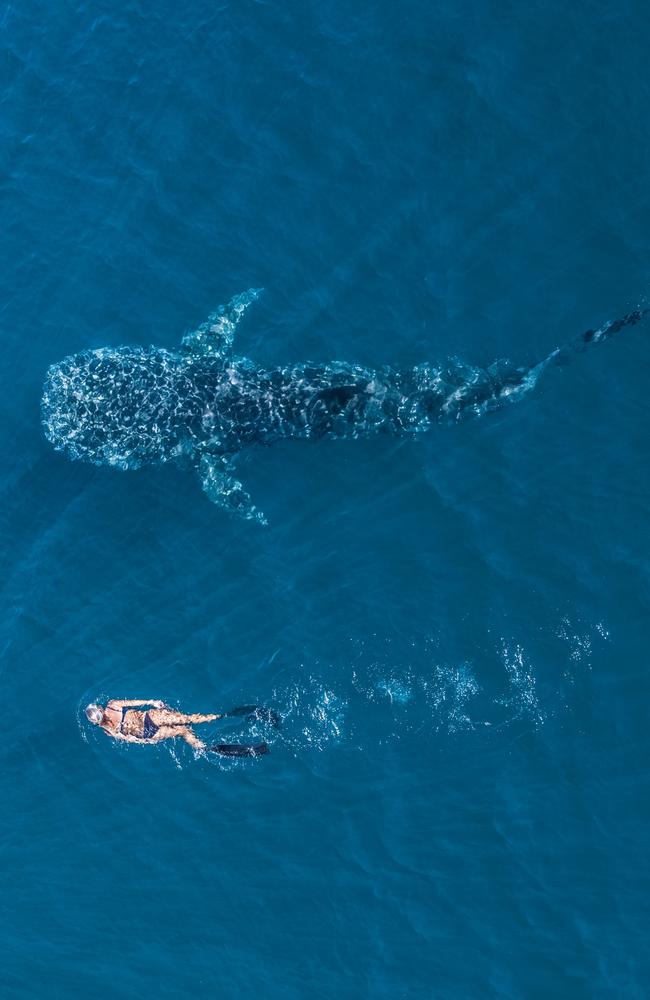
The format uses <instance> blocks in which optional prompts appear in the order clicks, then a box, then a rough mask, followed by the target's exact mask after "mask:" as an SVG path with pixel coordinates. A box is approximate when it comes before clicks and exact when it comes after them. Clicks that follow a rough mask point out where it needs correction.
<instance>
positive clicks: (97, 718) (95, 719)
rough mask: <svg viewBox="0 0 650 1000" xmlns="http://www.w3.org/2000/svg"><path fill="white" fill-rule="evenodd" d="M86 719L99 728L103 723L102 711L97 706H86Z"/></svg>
mask: <svg viewBox="0 0 650 1000" xmlns="http://www.w3.org/2000/svg"><path fill="white" fill-rule="evenodd" d="M86 718H87V719H88V721H89V722H92V723H93V724H94V725H95V726H101V724H102V722H103V721H104V709H103V708H100V707H99V705H87V706H86Z"/></svg>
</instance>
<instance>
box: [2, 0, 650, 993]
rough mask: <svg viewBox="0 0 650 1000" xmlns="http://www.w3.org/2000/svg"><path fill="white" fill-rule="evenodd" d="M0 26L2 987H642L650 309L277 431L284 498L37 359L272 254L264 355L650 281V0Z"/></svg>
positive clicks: (202, 303)
mask: <svg viewBox="0 0 650 1000" xmlns="http://www.w3.org/2000/svg"><path fill="white" fill-rule="evenodd" d="M497 7H498V10H497ZM1 23H2V59H1V60H0V74H1V95H2V103H1V104H0V168H1V174H0V176H1V177H2V187H1V194H0V197H1V199H2V222H3V225H2V229H1V230H0V233H1V236H0V239H1V241H2V243H1V245H2V262H3V264H2V269H1V270H0V283H1V285H2V289H1V294H0V317H1V319H0V322H1V331H2V344H3V355H2V365H1V366H0V379H1V385H0V389H1V391H0V422H1V426H2V429H3V463H2V471H1V478H0V490H1V495H2V504H1V508H0V525H1V529H2V544H1V551H2V572H1V577H0V586H1V598H0V601H1V605H0V615H1V619H0V627H1V633H0V654H1V656H2V664H1V666H2V672H1V694H2V706H3V724H4V733H3V739H2V765H1V768H0V773H1V775H2V777H1V779H0V781H1V785H0V788H1V791H2V797H3V803H4V808H3V823H2V827H1V834H0V846H1V850H2V894H1V895H0V913H1V924H0V930H1V937H0V940H1V942H2V943H1V945H0V948H1V949H2V967H3V973H2V980H3V987H2V988H3V994H4V995H7V996H11V997H16V998H22V997H36V996H38V997H42V998H58V997H61V998H69V997H71V996H77V995H81V994H82V993H84V994H85V993H86V992H88V993H89V994H91V995H96V996H100V997H103V996H108V995H109V991H110V993H111V995H116V996H119V997H125V998H131V997H134V998H135V997H138V998H139V997H143V996H148V995H151V994H152V993H153V992H154V991H155V994H156V995H157V996H159V997H163V998H165V997H185V996H221V997H227V998H230V997H232V998H240V997H242V996H244V995H249V994H250V995H251V996H253V995H255V996H260V997H263V998H265V1000H274V998H276V997H277V998H283V1000H297V998H303V997H322V998H328V1000H329V998H331V997H340V998H347V997H370V998H373V1000H374V998H378V1000H383V998H391V1000H394V998H397V997H400V998H409V1000H410V998H420V997H422V998H429V997H436V998H438V997H439V998H444V1000H460V998H468V1000H470V998H472V1000H473V998H477V997H495V998H506V1000H518V998H531V1000H537V998H540V1000H542V998H548V997H549V996H555V997H559V998H564V997H567V998H585V1000H587V998H589V1000H593V998H617V997H621V998H626V1000H636V998H639V1000H640V998H645V997H646V996H647V995H648V985H647V984H648V981H649V977H650V960H649V958H648V955H649V951H648V927H649V926H650V904H649V898H650V897H649V892H650V867H649V859H648V824H649V822H650V798H649V792H650V788H649V781H648V753H649V749H650V730H649V727H648V702H649V698H650V680H649V679H648V656H647V641H648V600H649V597H650V558H649V556H650V552H649V547H650V530H649V527H648V507H649V501H650V469H649V466H648V457H649V455H650V423H649V420H648V417H649V415H650V402H649V398H650V397H649V395H648V371H649V370H650V369H649V367H648V357H649V356H650V342H649V340H648V328H647V327H645V328H642V327H637V328H635V329H633V330H628V331H623V332H622V333H621V336H620V337H618V338H615V339H613V340H612V341H611V342H609V343H607V344H605V345H603V346H602V347H599V348H598V349H594V350H593V351H591V352H589V353H588V354H585V355H583V356H582V357H579V358H576V359H575V362H574V363H573V364H572V365H569V366H567V367H565V368H562V369H557V370H553V371H549V372H548V374H547V375H546V377H545V379H544V381H543V383H541V384H540V386H539V388H538V390H537V391H536V392H535V394H534V395H532V396H530V397H529V398H528V399H526V400H525V401H523V402H521V403H520V404H518V405H517V406H513V407H510V408H507V409H505V410H504V411H502V412H500V413H499V414H497V415H494V416H491V417H486V418H485V419H482V420H480V421H477V422H475V423H466V424H463V425H460V426H458V427H454V428H446V429H439V430H434V431H432V432H431V434H429V435H428V436H427V437H426V439H422V440H420V441H418V442H408V441H394V440H390V439H384V440H375V441H370V442H367V441H366V442H363V441H361V442H346V443H334V442H331V443H327V442H321V443H309V444H304V443H303V444H301V443H282V444H278V445H275V446H274V447H272V448H268V449H263V450H261V449H260V450H258V451H255V450H250V451H248V452H246V453H245V454H243V455H242V456H241V459H240V461H239V469H240V471H241V473H242V477H243V478H244V479H245V481H246V485H247V486H248V487H249V488H250V490H251V493H252V495H253V498H254V500H255V502H257V503H258V504H259V506H260V507H261V508H262V509H263V510H264V511H265V513H266V514H267V516H268V518H269V522H270V524H269V527H268V528H266V529H264V528H261V527H259V526H257V525H253V524H247V523H242V522H238V521H235V520H232V519H230V518H228V517H227V516H226V515H225V514H224V513H222V512H221V511H220V510H218V509H217V508H216V507H214V506H212V505H211V504H210V503H209V502H208V501H207V499H206V498H205V496H204V495H203V494H202V493H201V491H200V488H199V486H198V483H197V482H196V480H195V479H194V478H193V477H192V476H191V475H190V474H189V473H187V472H182V471H180V470H175V469H173V468H171V467H166V468H161V469H153V470H141V471H138V472H131V473H128V472H120V471H117V470H111V469H106V468H93V467H91V466H85V465H82V464H80V463H71V462H69V461H67V460H66V458H65V457H63V456H61V455H59V454H56V453H55V452H54V451H53V450H52V449H51V448H50V446H49V445H48V444H47V442H46V441H45V439H44V437H43V435H42V430H41V426H40V415H39V400H40V394H41V387H42V383H43V378H44V374H45V371H46V369H47V367H48V365H50V364H52V363H53V362H56V361H58V360H60V359H61V358H63V357H64V356H65V355H66V354H69V353H71V352H74V351H78V350H82V349H84V348H87V347H98V346H101V345H113V346H118V345H121V344H139V345H148V344H150V343H155V344H158V345H160V346H164V347H169V348H173V347H174V346H175V345H176V344H178V342H179V340H180V337H181V335H182V334H183V332H184V331H186V330H188V329H192V328H193V327H195V326H196V325H198V324H199V323H200V322H201V321H202V320H204V319H205V317H206V316H207V314H208V313H209V312H210V311H211V310H212V309H213V308H214V307H215V306H216V305H217V304H218V303H220V302H223V301H225V300H226V299H228V298H229V297H230V296H231V295H233V294H235V293H237V292H240V291H242V290H243V289H245V288H247V287H248V286H250V285H263V286H265V288H266V292H265V295H264V297H263V298H262V299H261V300H260V301H259V303H257V304H256V306H255V307H254V308H252V309H251V311H250V313H249V314H248V316H247V317H246V319H245V321H244V322H243V323H242V326H241V328H240V331H239V338H238V349H239V351H240V352H241V353H243V354H246V355H247V356H249V357H251V358H253V359H255V360H258V361H259V362H260V363H264V364H269V365H270V364H276V363H286V362H291V361H300V360H306V359H313V360H317V361H326V360H329V359H342V360H352V361H359V362H361V363H364V364H368V365H379V364H386V363H395V364H404V365H407V364H415V363H417V362H421V361H438V360H442V359H444V358H445V357H448V356H452V355H456V356H459V357H460V358H462V359H464V360H467V361H468V362H472V363H481V364H484V363H489V362H490V361H492V360H493V359H495V358H497V357H509V358H512V360H514V361H516V362H521V363H527V362H530V361H533V360H535V359H537V358H541V357H543V356H544V355H546V354H547V353H548V352H549V351H550V350H552V349H553V348H554V347H555V346H557V345H558V344H560V343H563V342H564V341H565V340H567V339H569V338H570V337H572V336H574V335H575V334H577V333H579V332H580V330H582V329H585V328H586V327H588V326H593V325H596V324H598V323H601V322H603V321H604V320H606V319H608V318H614V317H616V316H618V315H622V314H623V313H624V312H626V311H627V310H628V309H630V308H634V307H635V306H637V305H638V304H639V303H643V302H644V301H645V296H646V294H647V292H648V278H649V274H650V245H649V237H648V234H649V233H650V185H649V183H648V181H649V176H650V128H649V119H648V108H649V107H650V77H649V74H648V51H649V48H650V20H649V19H648V17H647V9H646V5H645V4H643V3H641V2H639V0H629V2H625V0H624V2H622V3H620V4H617V5H615V6H613V5H611V4H609V3H603V2H593V3H589V4H587V3H577V4H566V3H559V2H557V0H545V2H544V3H541V2H526V3H524V4H520V3H514V2H512V0H507V2H506V3H503V4H500V5H493V4H488V3H486V2H485V0H483V2H463V0H461V2H460V3H458V2H454V3H452V2H450V0H444V2H436V3H425V2H423V0H406V2H404V3H400V4H389V3H382V4H375V5H372V4H360V3H353V4H350V3H343V2H342V0H330V2H321V3H318V4H315V3H313V2H311V0H303V2H302V3H299V4H298V3H295V4H281V3H277V4H271V3H254V2H249V0H239V2H237V3H234V2H231V3H225V4H222V5H219V6H217V5H214V4H210V3H207V2H204V0H195V2H193V3H191V4H190V3H170V2H169V0H161V2H159V3H157V4H144V3H141V2H133V0H126V2H124V3H120V4H108V3H99V2H90V3H82V4H79V3H67V4H64V3H53V4H42V3H37V2H35V0H23V2H22V3H20V4H5V5H4V6H3V8H2V13H1ZM111 696H112V697H123V698H127V697H144V698H164V699H166V700H168V701H171V702H173V703H175V704H179V705H181V706H183V707H185V708H187V709H190V710H195V711H198V710H203V711H209V710H212V709H216V710H219V709H220V708H228V707H230V706H232V705H236V704H241V703H242V702H244V703H249V702H253V701H258V702H264V703H266V704H273V705H275V706H276V707H277V708H278V709H279V710H280V712H281V713H282V714H283V716H284V725H283V729H282V731H281V732H280V733H279V734H277V735H276V736H274V737H273V739H274V742H273V747H272V749H273V754H272V756H270V757H267V758H265V759H263V760H261V761H258V762H248V763H241V762H235V763H232V762H227V761H223V760H218V759H216V758H212V759H205V758H203V759H201V758H200V759H198V760H195V759H194V758H193V755H192V753H191V751H190V750H189V748H187V747H184V746H183V747H182V748H175V749H174V750H173V751H172V752H170V749H169V748H168V746H167V745H166V746H163V747H158V748H140V747H131V746H126V747H124V746H120V745H117V744H115V743H111V742H109V740H108V739H107V738H106V737H105V736H104V735H103V734H102V733H100V732H98V731H97V730H93V731H90V730H89V728H88V726H87V725H86V723H85V720H84V718H83V711H82V710H83V706H84V705H85V704H86V703H87V702H88V701H90V700H91V699H101V698H102V697H111ZM225 731H227V732H229V733H230V734H234V735H237V736H240V735H242V734H243V733H244V732H245V731H246V730H244V729H242V728H241V727H240V728H237V727H233V726H229V727H228V726H226V727H224V726H221V727H216V726H215V727H214V728H213V729H211V730H210V732H211V733H212V734H216V733H217V732H225Z"/></svg>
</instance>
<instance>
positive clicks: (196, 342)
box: [183, 288, 263, 358]
mask: <svg viewBox="0 0 650 1000" xmlns="http://www.w3.org/2000/svg"><path fill="white" fill-rule="evenodd" d="M262 291H263V289H262V288H249V289H248V291H247V292H242V294H241V295H235V297H234V298H233V299H231V300H230V302H228V303H226V305H225V306H219V308H218V309H216V310H215V311H214V312H213V313H211V315H210V316H208V318H207V319H206V321H205V323H202V324H201V326H200V327H199V328H198V330H195V331H194V332H193V333H186V334H185V336H184V337H183V347H184V348H185V350H187V351H189V352H190V353H191V354H211V355H213V356H214V357H219V358H227V357H228V356H229V355H230V352H231V350H232V344H233V340H234V339H235V330H236V329H237V324H238V323H239V321H240V319H241V318H242V316H243V315H244V313H245V312H246V310H247V309H248V307H249V305H250V304H251V303H252V302H255V300H256V299H258V298H259V297H260V295H261V294H262Z"/></svg>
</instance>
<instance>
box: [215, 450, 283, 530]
mask: <svg viewBox="0 0 650 1000" xmlns="http://www.w3.org/2000/svg"><path fill="white" fill-rule="evenodd" d="M199 476H200V478H201V486H202V487H203V490H204V492H205V493H207V495H208V497H209V498H210V500H212V502H213V503H216V504H219V506H220V507H224V508H225V509H226V510H227V511H230V513H232V514H236V515H237V516H238V517H243V518H244V520H246V521H259V522H260V524H268V521H267V520H266V518H265V517H264V514H263V513H262V512H261V510H258V509H257V507H255V505H254V504H253V502H252V501H251V498H250V494H248V493H247V492H246V490H245V489H244V487H243V486H242V484H241V483H240V481H239V480H238V479H236V478H235V476H234V475H233V464H232V462H231V461H229V460H228V459H227V458H225V457H223V456H221V455H203V456H202V458H201V462H200V465H199Z"/></svg>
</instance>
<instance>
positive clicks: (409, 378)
mask: <svg viewBox="0 0 650 1000" xmlns="http://www.w3.org/2000/svg"><path fill="white" fill-rule="evenodd" d="M260 291H261V289H249V291H248V292H245V293H244V294H242V295H238V296H235V298H233V299H231V301H230V302H229V303H228V304H227V305H225V306H221V307H220V308H219V309H217V311H216V312H215V313H213V314H212V315H211V316H210V317H209V318H208V320H207V321H206V322H205V323H204V324H202V325H201V326H200V327H199V328H198V329H197V330H196V331H194V332H193V333H190V334H188V335H186V336H185V337H184V338H183V340H182V343H181V345H180V346H179V349H178V350H176V351H169V350H165V349H163V348H156V347H149V348H140V347H119V348H100V349H98V350H93V351H83V352H81V353H79V354H75V355H72V356H71V357H68V358H66V359H65V360H64V361H62V362H61V363H59V364H56V365H53V366H52V367H51V368H50V369H49V371H48V373H47V377H46V381H45V386H44V390H43V398H42V418H43V425H44V428H45V434H46V437H47V438H48V440H49V441H50V442H51V443H52V445H53V446H54V448H55V449H57V450H59V451H65V452H67V454H68V455H69V457H70V458H73V459H80V460H82V461H86V462H91V463H93V464H95V465H112V466H115V467H116V468H121V469H137V468H140V467H141V466H145V465H161V464H164V463H166V462H170V461H176V462H185V463H187V462H189V463H191V464H192V465H193V466H194V467H195V468H196V470H197V473H198V476H199V479H200V481H201V485H202V487H203V490H204V491H205V493H206V494H207V496H208V497H209V498H210V499H211V500H212V501H213V502H214V503H216V504H218V505H219V506H221V507H224V508H225V509H227V510H229V511H231V512H233V513H235V514H237V515H239V516H240V517H244V518H247V519H254V520H257V521H260V522H261V523H266V519H265V518H264V515H263V514H262V513H261V511H259V510H258V509H257V508H256V507H255V506H254V504H253V502H252V500H251V497H250V496H249V494H248V493H247V491H246V490H245V488H244V487H243V485H242V483H241V482H240V481H239V480H238V479H237V477H236V474H235V472H234V465H233V460H234V457H235V456H236V455H237V453H238V452H239V451H241V450H242V448H245V447H247V446H250V445H257V444H271V443H272V442H273V441H277V440H281V439H293V438H295V439H303V440H306V439H313V440H318V439H321V438H325V439H330V440H333V439H350V438H369V437H373V436H376V435H380V434H389V435H393V436H400V437H413V436H417V435H419V434H421V433H423V432H424V431H426V430H428V429H429V428H431V427H432V426H433V425H435V424H449V423H455V422H457V421H459V420H461V419H466V418H468V417H476V416H481V415H482V414H483V413H486V412H488V411H490V410H495V409H498V408H500V407H501V406H503V405H505V404H506V403H509V402H513V401H515V400H517V399H520V398H521V397H522V396H524V395H526V394H527V393H528V392H530V391H531V390H532V389H533V388H534V386H535V385H536V383H537V381H538V379H539V376H540V375H541V374H542V372H543V371H544V370H545V369H546V368H547V367H548V366H549V365H551V364H553V363H555V362H558V361H560V360H562V359H563V358H564V357H565V356H568V355H569V354H572V353H574V352H576V351H582V350H585V349H586V348H587V347H589V346H590V345H591V344H596V343H599V342H602V341H604V340H607V339H609V338H610V337H611V336H613V334H614V333H616V332H618V331H619V330H620V329H622V328H623V327H626V326H633V325H635V324H636V323H638V322H640V320H642V319H643V318H644V316H646V314H647V313H648V309H642V310H641V309H637V310H635V311H633V312H630V313H628V314H627V315H626V316H624V317H623V318H622V319H619V320H615V321H612V322H608V323H605V324H604V325H603V326H602V327H600V328H599V329H597V330H588V331H587V332H586V333H583V334H580V335H579V336H578V337H576V338H574V339H573V340H572V341H570V342H569V343H568V344H567V345H566V346H564V347H562V348H558V349H556V350H555V351H553V352H552V353H551V354H550V355H549V356H548V357H547V358H545V359H544V360H543V361H541V362H539V363H538V364H535V365H532V366H529V367H515V366H513V365H511V364H509V363H507V362H503V361H499V362H496V363H495V364H493V365H490V366H489V367H488V368H478V367H472V366H470V365H466V364H464V363H462V362H460V361H456V360H453V361H449V362H447V363H446V364H443V365H438V366H436V365H432V364H421V365H416V366H414V367H411V368H394V367H383V368H379V369H370V368H367V367H363V366H360V365H354V364H349V363H347V362H332V363H329V364H311V363H302V364H295V365H289V366H284V367H277V368H270V369H264V368H258V367H257V366H256V365H255V364H253V362H251V361H250V360H248V359H247V358H242V357H238V356H235V355H234V354H233V341H234V335H235V331H236V328H237V325H238V323H239V321H240V320H241V318H242V316H243V315H244V313H245V312H246V310H247V309H248V307H249V306H250V305H251V304H252V303H253V302H254V301H255V300H256V299H257V298H258V296H259V294H260Z"/></svg>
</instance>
